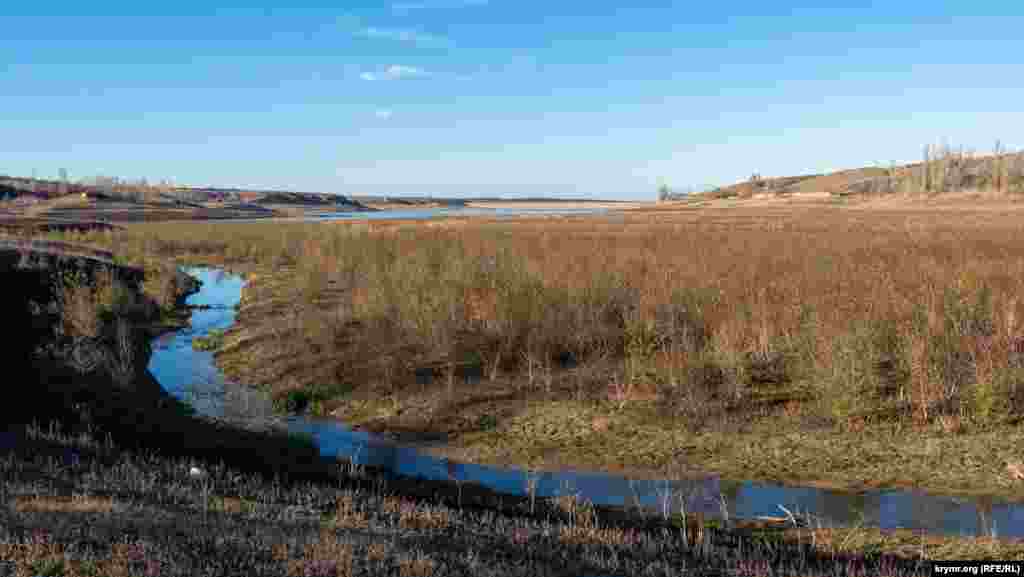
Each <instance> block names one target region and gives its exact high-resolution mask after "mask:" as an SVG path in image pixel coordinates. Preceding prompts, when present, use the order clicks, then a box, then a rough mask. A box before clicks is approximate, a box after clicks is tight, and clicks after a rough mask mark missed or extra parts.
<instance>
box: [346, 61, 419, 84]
mask: <svg viewBox="0 0 1024 577" xmlns="http://www.w3.org/2000/svg"><path fill="white" fill-rule="evenodd" d="M426 76H430V73H429V72H427V71H426V70H424V69H422V68H417V67H415V66H405V65H402V64H392V65H391V66H388V67H387V68H385V69H384V70H383V71H382V72H362V73H360V74H359V78H361V79H363V80H366V81H367V82H373V81H375V80H401V79H402V78H423V77H426Z"/></svg>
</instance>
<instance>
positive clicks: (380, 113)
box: [373, 108, 394, 120]
mask: <svg viewBox="0 0 1024 577" xmlns="http://www.w3.org/2000/svg"><path fill="white" fill-rule="evenodd" d="M392 114H394V111H392V110H391V109H390V108H378V109H377V110H374V111H373V115H374V116H376V117H377V118H380V119H381V120H387V119H389V118H391V115H392Z"/></svg>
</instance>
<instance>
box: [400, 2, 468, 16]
mask: <svg viewBox="0 0 1024 577" xmlns="http://www.w3.org/2000/svg"><path fill="white" fill-rule="evenodd" d="M487 4H488V0H426V1H421V2H396V3H394V4H392V5H391V11H392V12H393V13H395V14H397V15H402V16H404V15H407V14H409V13H410V12H415V11H416V10H430V9H443V8H469V7H472V6H486V5H487Z"/></svg>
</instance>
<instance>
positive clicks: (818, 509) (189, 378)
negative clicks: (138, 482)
mask: <svg viewBox="0 0 1024 577" xmlns="http://www.w3.org/2000/svg"><path fill="white" fill-rule="evenodd" d="M395 212H399V211H393V212H391V214H394V213H395ZM410 212H412V211H410ZM364 214H374V213H364ZM187 272H189V274H192V275H193V276H196V277H198V278H199V279H200V280H201V281H202V282H203V286H202V289H201V291H200V293H198V294H196V295H193V296H192V297H190V298H189V301H188V302H189V304H193V305H204V304H205V305H211V306H213V307H214V308H212V309H207V310H195V311H193V313H192V326H191V328H189V329H185V330H182V331H180V332H178V333H175V334H173V335H165V336H163V337H161V338H160V339H158V340H157V341H156V342H155V343H154V345H153V346H154V351H153V358H152V360H151V361H150V365H149V369H150V372H152V373H153V375H154V376H155V377H156V379H157V380H158V381H159V382H160V384H161V385H162V386H163V387H164V388H165V389H166V390H167V391H168V392H170V393H172V394H174V395H175V396H177V397H179V398H182V399H185V400H188V401H189V402H190V403H192V405H193V406H194V407H195V408H196V409H197V410H198V411H199V412H200V413H203V414H207V415H213V416H228V417H232V416H234V417H243V416H247V415H249V416H252V415H263V416H266V415H268V414H269V412H270V410H271V409H270V404H269V403H268V402H267V399H266V398H265V397H264V396H263V395H262V394H260V393H259V392H258V391H254V390H253V389H251V388H248V387H245V386H241V385H236V384H234V383H230V382H225V381H224V379H223V378H222V377H221V375H220V373H219V371H218V370H217V369H216V367H215V366H214V365H213V354H212V353H209V352H202V351H195V350H193V349H192V338H193V337H194V336H197V335H204V334H206V333H207V332H208V331H210V330H212V329H226V328H228V327H229V326H230V325H231V323H232V322H234V318H235V309H234V306H235V305H236V304H237V303H238V301H239V299H240V296H241V288H242V285H243V284H244V283H243V281H242V279H241V278H239V277H237V276H233V275H217V274H214V273H213V272H212V271H211V270H208V269H188V270H187ZM189 391H192V393H193V394H194V396H191V397H190V396H189ZM242 403H245V404H246V406H245V407H243V406H241V404H242ZM250 403H251V405H250ZM250 418H251V417H250ZM286 422H287V424H288V428H289V430H291V431H293V432H297V433H307V434H310V435H312V436H313V438H314V440H315V441H316V443H317V445H318V446H319V447H320V451H321V453H322V454H324V455H328V456H332V457H338V458H340V459H341V460H342V461H345V462H347V461H349V460H350V459H351V460H352V461H354V462H355V463H357V464H360V465H368V466H376V467H381V468H385V469H389V470H391V471H392V472H394V473H397V474H401V475H407V476H412V477H421V478H427V479H435V480H447V479H452V480H456V481H472V482H477V483H480V484H483V485H485V486H487V487H490V488H493V489H495V490H498V491H501V492H505V493H512V494H520V495H526V494H529V489H528V487H529V486H530V485H531V483H532V484H533V486H534V487H535V494H536V495H537V497H542V498H546V497H554V496H559V495H566V494H578V495H579V496H580V497H581V498H583V499H586V500H588V501H591V502H594V503H597V504H601V505H612V506H627V507H634V506H637V505H638V504H639V506H641V507H643V508H646V509H650V510H652V511H657V512H660V511H661V510H662V507H664V506H665V505H666V502H667V504H668V508H669V510H670V511H671V512H673V513H678V512H679V510H680V502H681V501H685V502H684V503H683V505H684V506H685V509H686V511H687V512H694V511H702V512H704V513H705V514H707V515H713V516H717V515H719V514H720V511H721V507H722V504H721V499H720V496H722V497H724V500H725V503H726V506H727V508H728V514H729V516H730V517H738V518H752V517H758V516H773V517H779V516H783V515H784V513H783V512H782V510H781V509H779V505H782V506H784V507H786V508H787V509H789V510H790V511H792V512H794V513H796V514H798V515H799V514H810V515H812V517H814V518H815V519H816V520H817V519H819V518H820V519H821V524H822V525H823V526H826V527H827V526H834V525H845V526H858V525H862V526H875V527H881V528H882V529H893V528H906V529H915V530H927V531H932V532H940V533H948V534H954V535H960V534H963V535H977V534H982V535H990V534H995V535H996V536H1000V537H1024V506H1022V505H1020V504H1008V503H1001V502H992V501H989V500H980V499H979V500H961V499H954V498H950V497H934V496H930V495H926V494H924V493H920V492H916V491H870V492H866V493H861V494H849V493H842V492H838V491H827V490H823V489H816V488H809V487H804V488H801V487H781V486H777V485H768V484H759V483H750V482H732V481H725V480H721V481H720V480H718V479H713V478H712V479H703V480H690V481H680V480H672V481H664V480H644V479H634V480H630V479H627V478H624V477H619V476H615V475H609V474H604V473H597V472H583V471H562V472H557V473H552V472H538V473H529V472H526V471H522V470H518V469H510V468H497V467H488V466H482V465H474V464H467V463H457V462H454V461H449V460H447V459H439V458H435V457H430V456H427V455H423V454H420V453H418V452H417V451H415V450H413V449H410V448H406V447H399V446H396V445H395V444H393V443H391V442H389V441H387V440H385V439H382V438H380V437H377V436H374V435H372V434H369V433H365V432H360V431H351V430H349V429H347V428H346V427H345V426H344V425H343V424H341V423H339V422H337V421H334V420H330V419H315V418H309V417H306V416H291V417H288V418H287V419H286ZM816 524H817V521H815V525H816Z"/></svg>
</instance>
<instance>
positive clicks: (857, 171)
mask: <svg viewBox="0 0 1024 577" xmlns="http://www.w3.org/2000/svg"><path fill="white" fill-rule="evenodd" d="M969 190H996V191H1000V192H1007V193H1024V153H1020V152H1018V153H1011V154H998V155H996V154H992V155H973V154H968V153H965V152H962V151H953V150H950V149H939V150H937V151H935V152H934V153H932V154H930V155H929V158H928V159H927V160H922V161H921V162H916V163H912V164H904V165H898V166H891V167H888V168H885V167H879V166H869V167H863V168H854V169H848V170H840V171H837V172H832V173H828V174H809V175H803V176H784V177H771V178H762V177H759V176H757V175H754V176H752V177H751V178H750V179H749V180H745V181H742V182H737V183H735V184H731V185H729V186H723V187H719V188H716V189H713V190H710V191H707V192H705V193H702V194H706V195H709V196H713V197H717V198H750V197H754V196H757V195H775V196H785V195H790V194H807V193H829V194H833V195H838V196H846V195H863V194H894V193H917V192H924V193H941V192H951V191H969Z"/></svg>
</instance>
